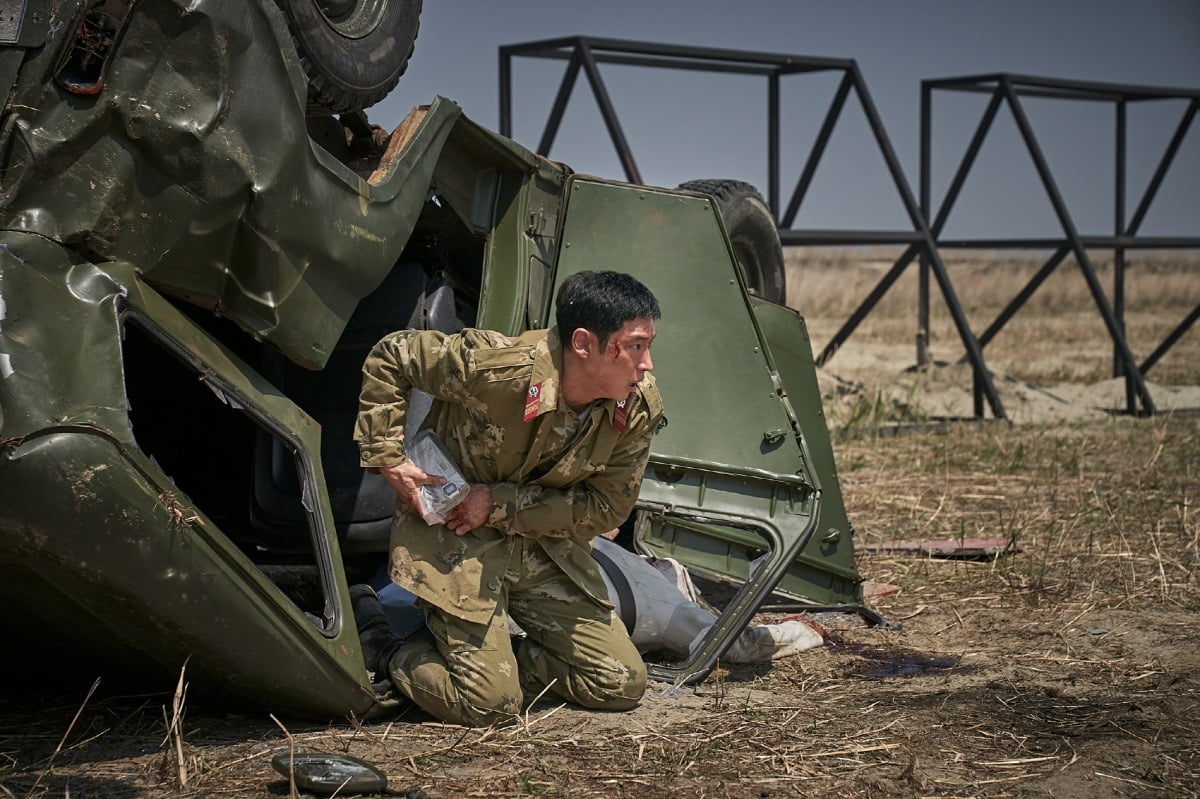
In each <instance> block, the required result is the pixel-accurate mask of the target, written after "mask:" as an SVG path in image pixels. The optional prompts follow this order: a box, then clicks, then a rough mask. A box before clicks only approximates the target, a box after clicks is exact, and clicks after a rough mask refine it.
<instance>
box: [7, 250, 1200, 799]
mask: <svg viewBox="0 0 1200 799" xmlns="http://www.w3.org/2000/svg"><path fill="white" fill-rule="evenodd" d="M794 257H795V261H794V263H793V268H792V283H791V286H790V289H791V292H792V293H791V296H792V298H793V299H794V301H795V304H796V305H797V306H798V307H799V308H800V309H801V310H802V311H803V312H804V313H805V314H806V316H807V318H808V322H809V326H810V330H811V331H812V332H813V336H814V339H815V343H816V344H817V345H818V346H821V345H823V344H824V342H825V341H827V340H828V337H829V336H830V335H831V334H832V332H833V330H835V329H836V326H837V325H838V324H839V323H840V321H841V320H842V319H844V318H845V316H846V314H847V313H848V312H849V310H850V308H852V307H853V305H854V304H856V301H857V299H858V297H855V296H851V295H852V294H853V291H855V290H859V289H861V291H860V295H859V296H861V294H865V292H866V291H867V289H869V287H870V285H871V283H872V282H873V280H872V279H871V276H872V275H875V276H877V275H878V274H879V273H880V270H881V269H884V268H886V266H887V265H888V264H890V261H888V262H887V263H885V264H883V265H882V266H881V265H879V264H878V263H870V264H865V265H863V264H847V263H845V262H836V263H835V262H834V261H836V260H837V259H836V258H833V257H830V258H829V259H827V261H822V257H823V256H822V255H821V254H819V253H818V254H813V253H801V254H794ZM876 260H886V257H885V258H884V259H876ZM1031 263H1032V265H1031V264H1030V263H1020V262H1015V263H1009V264H1007V265H1001V264H996V263H994V262H990V261H984V260H977V261H972V262H964V263H961V264H955V265H954V266H952V267H951V268H952V269H953V270H955V280H956V283H957V285H958V287H959V290H960V292H961V294H962V299H963V303H964V305H965V306H966V307H967V309H968V313H969V314H970V315H971V317H972V320H973V324H975V326H976V327H977V329H982V327H984V326H985V325H986V323H987V322H988V321H990V319H991V318H992V316H994V313H995V312H996V311H998V310H999V308H1001V307H1002V306H1003V304H1004V302H1005V301H1006V300H1007V298H1008V297H1010V296H1012V294H1014V293H1015V292H1016V290H1017V289H1019V287H1020V285H1021V282H1022V281H1021V278H1020V275H1021V274H1029V273H1030V272H1031V271H1032V270H1033V269H1035V268H1036V266H1037V264H1036V263H1035V262H1031ZM1022 270H1024V271H1022ZM1131 272H1132V274H1131V276H1130V287H1129V290H1130V315H1129V327H1130V335H1131V339H1132V342H1131V343H1132V346H1133V348H1134V350H1135V352H1137V353H1138V354H1139V357H1144V355H1145V353H1146V352H1148V351H1149V348H1152V347H1153V345H1154V344H1156V343H1157V342H1158V341H1159V340H1161V338H1162V336H1164V335H1165V334H1166V332H1167V331H1169V330H1170V329H1171V328H1173V327H1174V326H1175V325H1176V324H1177V323H1178V321H1179V320H1180V319H1182V318H1183V316H1184V315H1185V314H1186V313H1187V312H1188V311H1189V310H1190V309H1191V308H1193V307H1195V305H1196V304H1197V303H1198V302H1200V271H1197V263H1196V262H1195V261H1194V260H1192V259H1190V258H1187V257H1181V258H1180V259H1179V260H1178V261H1177V262H1175V263H1169V262H1167V261H1153V262H1146V263H1145V264H1144V265H1143V264H1139V265H1138V266H1136V267H1134V268H1133V269H1132V270H1131ZM910 277H911V276H906V278H905V282H906V283H907V281H908V280H909V278H910ZM1067 278H1074V279H1076V280H1077V281H1078V282H1079V283H1080V284H1081V283H1082V281H1079V276H1078V274H1077V272H1070V270H1069V267H1067V266H1064V268H1063V274H1062V275H1061V280H1060V279H1058V278H1056V279H1055V280H1054V281H1052V282H1051V283H1050V284H1049V285H1047V286H1046V287H1044V290H1045V291H1046V294H1045V296H1044V297H1041V298H1039V299H1038V300H1037V302H1035V304H1033V305H1031V306H1030V307H1028V308H1026V309H1025V310H1024V311H1023V312H1022V315H1019V316H1018V318H1017V319H1014V321H1013V323H1012V329H1010V330H1006V331H1005V332H1004V333H1003V334H1002V335H1001V336H1000V337H998V338H997V339H996V341H995V342H993V345H992V346H990V347H989V348H988V350H987V355H988V358H989V364H990V365H991V366H992V368H993V369H994V370H995V371H996V374H997V376H998V381H999V383H1000V384H1001V385H1002V389H1001V390H1002V393H1003V394H1004V395H1005V398H1006V399H1005V402H1006V405H1007V404H1008V403H1009V402H1010V401H1011V403H1012V408H1013V409H1014V410H1016V409H1019V408H1020V409H1024V411H1025V417H1026V418H1024V419H1023V420H1021V423H1019V424H1007V423H997V422H987V423H983V424H977V423H970V422H965V423H953V424H948V425H942V426H937V427H929V426H925V425H919V426H917V427H916V429H917V430H918V432H912V433H908V434H895V433H896V432H897V431H898V430H901V429H909V428H901V427H896V425H899V424H901V423H908V422H916V421H923V420H927V419H929V418H932V417H934V416H939V415H942V414H944V413H945V411H946V408H945V407H943V406H942V405H939V404H938V403H943V404H944V403H946V402H949V400H948V399H947V398H948V397H949V396H950V395H951V394H953V392H955V391H962V390H969V374H968V373H966V372H963V371H962V370H961V369H959V368H958V367H956V366H953V365H952V364H953V363H954V362H955V361H956V360H957V359H958V357H959V355H960V354H961V352H959V351H956V342H955V340H954V338H953V335H952V331H951V329H950V328H949V326H948V324H947V320H946V317H945V314H944V312H942V311H940V310H939V312H938V313H937V314H936V315H935V325H934V330H933V331H932V340H933V347H934V354H935V357H936V358H937V360H939V361H944V362H946V363H947V364H951V365H949V366H945V367H938V368H935V369H932V370H927V371H925V372H914V371H911V370H908V369H907V368H906V367H908V366H910V365H911V363H912V360H913V338H914V333H915V331H914V330H913V325H914V324H915V314H913V313H912V312H911V307H910V306H911V305H912V304H913V301H912V299H911V297H912V292H911V285H908V295H907V296H908V299H904V298H903V297H902V296H901V295H903V294H904V292H905V291H906V286H905V285H902V286H900V287H898V288H897V289H896V290H895V291H894V296H889V297H888V298H887V299H886V301H885V303H884V304H883V305H882V306H881V308H880V310H879V313H878V315H877V316H876V317H873V318H872V319H870V320H869V321H868V323H867V324H866V325H864V327H863V328H862V329H860V330H859V331H857V332H856V333H855V334H854V336H852V337H851V339H850V341H849V342H848V343H847V345H846V347H845V348H844V349H843V351H842V352H839V353H838V354H837V356H836V357H835V358H834V359H833V360H832V361H831V362H830V363H829V364H828V365H827V367H826V368H825V369H823V370H822V372H821V375H820V379H821V381H822V384H823V387H824V388H825V390H826V393H827V403H828V415H829V418H830V419H831V420H832V423H833V424H834V426H835V427H837V428H838V429H839V430H841V433H839V435H838V437H837V439H836V443H835V448H836V454H837V458H838V465H839V474H840V479H841V483H842V488H843V493H844V494H845V497H846V501H847V504H848V510H849V512H850V517H851V520H852V521H853V523H854V525H855V528H856V541H857V547H858V552H859V569H860V571H861V572H862V573H863V575H864V576H865V577H866V578H867V579H868V580H869V581H871V582H873V583H877V584H889V585H892V586H895V587H897V588H898V589H899V590H898V591H897V592H896V593H893V594H890V595H883V596H879V597H877V598H876V599H874V600H873V604H874V605H875V607H876V608H877V609H878V610H879V611H880V612H881V613H883V614H884V615H885V616H886V617H887V618H888V619H889V621H890V622H891V623H890V625H889V626H888V627H885V628H869V627H864V626H862V625H861V624H859V623H857V622H856V621H855V620H854V619H851V618H848V617H841V616H834V617H828V618H825V619H823V621H824V622H825V623H826V626H827V627H828V628H829V629H830V631H831V638H830V641H829V643H828V645H827V646H824V647H821V648H818V649H816V650H811V651H809V652H805V653H803V654H801V655H799V656H795V657H792V658H788V659H784V660H780V661H777V662H775V663H774V664H771V665H758V666H738V667H732V668H728V667H721V668H719V669H718V670H717V672H715V673H714V674H713V675H712V676H711V677H710V678H709V679H708V680H707V681H706V682H705V683H703V684H702V685H699V686H696V687H693V688H674V687H670V686H663V685H655V686H652V687H651V689H650V691H649V693H648V695H647V697H646V699H645V701H644V702H643V704H642V706H641V707H639V708H638V709H637V710H635V711H633V712H630V713H625V714H600V713H594V712H586V711H582V710H577V709H574V708H571V707H564V706H560V705H558V704H555V703H550V702H545V701H543V702H539V703H537V704H535V705H534V706H533V707H531V708H530V709H529V710H528V712H527V713H526V714H525V715H524V716H523V717H522V718H521V719H519V720H518V723H516V724H513V725H511V726H508V727H498V728H489V729H473V730H464V729H460V728H454V727H448V726H445V725H441V724H437V723H434V722H432V721H431V720H430V719H428V718H426V717H422V716H420V715H417V714H411V713H410V714H408V715H403V716H401V717H399V718H396V719H394V720H389V721H383V722H375V723H370V724H358V723H355V722H354V721H353V720H347V721H346V722H344V723H339V724H335V725H332V726H325V725H311V724H302V723H299V722H296V721H293V720H289V719H282V720H280V721H279V722H276V721H275V720H274V719H272V718H269V717H267V716H265V715H262V716H259V715H254V716H240V715H229V714H227V713H222V712H216V711H211V710H206V709H205V708H203V707H200V706H199V705H195V704H191V705H189V706H187V707H186V708H185V710H184V713H183V724H182V727H181V729H182V735H181V736H180V737H179V739H178V740H177V741H175V742H172V741H170V740H169V736H168V735H167V721H166V719H167V717H168V716H169V715H170V714H171V689H173V688H174V686H173V685H171V686H162V687H160V689H159V690H160V691H161V692H160V693H149V694H146V695H142V696H138V697H128V696H125V697H121V696H113V695H111V694H105V693H104V690H103V686H102V688H101V690H100V691H98V692H97V693H96V694H95V695H92V696H91V697H90V698H85V697H87V694H88V688H89V686H90V684H91V683H90V680H84V681H82V682H80V683H79V684H63V685H55V686H54V687H53V690H52V691H48V690H40V691H38V692H37V693H33V694H29V693H22V694H18V695H14V694H13V693H12V692H10V693H9V694H8V695H7V696H6V697H5V699H4V703H5V707H4V711H3V713H2V714H0V795H3V796H10V797H42V796H46V797H67V796H70V797H93V796H95V797H117V798H118V799H119V798H122V797H129V799H133V797H154V798H157V797H193V796H195V797H201V796H203V797H209V796H229V797H284V796H289V795H290V794H291V793H292V791H291V789H290V788H289V786H288V784H287V782H286V781H284V780H283V779H281V778H280V777H278V776H277V775H276V774H275V773H274V772H273V771H272V770H271V768H270V766H269V764H268V761H269V759H270V757H271V756H272V755H274V754H276V753H279V752H281V751H287V749H288V747H289V745H291V746H295V747H297V748H302V749H316V750H323V751H331V752H342V753H348V754H350V755H353V756H356V757H359V758H363V759H365V760H368V761H370V762H372V763H374V764H376V765H377V766H379V767H380V768H381V769H383V770H384V771H385V772H386V773H387V774H388V775H389V777H390V785H391V793H392V795H403V796H409V797H422V796H424V797H511V796H563V797H605V799H610V798H611V797H618V796H628V797H660V796H687V797H782V796H823V797H1050V796H1054V797H1064V798H1066V799H1071V798H1072V797H1076V798H1078V799H1085V798H1087V799H1091V798H1093V797H1189V796H1191V797H1196V796H1200V631H1198V629H1197V626H1198V621H1200V615H1198V612H1200V508H1198V507H1197V506H1198V505H1200V415H1196V414H1191V413H1187V412H1183V411H1180V412H1177V413H1172V414H1162V415H1159V416H1156V417H1152V418H1130V417H1127V416H1122V415H1115V414H1112V413H1109V412H1107V411H1104V410H1097V407H1096V402H1095V397H1096V396H1100V395H1097V394H1094V393H1089V392H1088V391H1086V390H1083V389H1087V388H1089V387H1092V386H1094V385H1095V384H1105V383H1107V382H1111V381H1109V371H1108V370H1109V369H1110V362H1111V355H1110V354H1109V348H1108V347H1107V345H1106V344H1105V343H1104V341H1103V340H1102V338H1101V336H1102V331H1100V332H1099V333H1097V332H1096V328H1095V326H1094V322H1095V319H1094V314H1092V315H1090V316H1089V312H1088V307H1089V306H1088V305H1087V303H1088V302H1090V300H1089V298H1088V296H1087V295H1086V292H1085V291H1083V290H1079V289H1077V288H1075V287H1073V286H1071V285H1070V281H1069V280H1068V279H1067ZM847 286H852V287H853V288H852V289H851V290H850V291H846V287H847ZM975 320H979V321H978V322H975ZM1089 325H1090V326H1091V327H1089ZM1151 379H1152V381H1153V382H1154V383H1155V386H1156V388H1155V391H1162V390H1163V388H1159V386H1162V387H1166V388H1170V387H1176V388H1179V389H1180V390H1181V391H1182V390H1184V389H1186V388H1188V387H1195V386H1200V329H1194V330H1192V331H1191V332H1190V333H1189V334H1188V335H1187V336H1186V337H1185V339H1184V340H1182V341H1181V342H1180V344H1179V345H1178V347H1177V348H1176V350H1175V351H1173V352H1172V353H1171V354H1170V355H1169V356H1168V357H1167V358H1166V359H1164V360H1163V362H1162V363H1160V364H1159V366H1158V367H1156V370H1155V371H1154V372H1152V373H1151ZM897 385H899V386H901V387H902V388H901V389H900V390H899V393H895V392H896V388H895V387H896V386H897ZM1069 385H1075V386H1076V387H1081V388H1080V390H1079V391H1076V392H1075V393H1070V392H1068V391H1067V388H1066V387H1067V386H1069ZM1022 387H1023V388H1022ZM1021 390H1027V391H1030V392H1032V393H1036V391H1045V392H1052V393H1053V392H1057V393H1055V396H1056V397H1058V399H1060V400H1063V402H1061V403H1059V404H1060V405H1064V404H1065V405H1067V406H1074V405H1078V404H1080V403H1082V405H1083V406H1084V407H1082V408H1076V411H1077V412H1072V413H1067V412H1065V411H1062V410H1061V408H1060V412H1059V413H1058V414H1057V415H1055V414H1050V415H1048V416H1044V418H1037V417H1038V416H1039V414H1042V411H1041V410H1036V412H1035V409H1033V406H1034V405H1035V404H1036V403H1033V402H1032V401H1028V402H1022V401H1021V399H1020V397H1019V394H1020V391H1021ZM1105 396H1107V395H1105ZM1120 396H1123V395H1120ZM1180 396H1184V395H1183V394H1180ZM954 401H955V402H956V401H957V400H954ZM881 429H882V430H885V431H886V434H884V433H883V432H881ZM976 537H987V538H994V539H1000V540H1002V541H1004V542H1006V543H1007V545H1008V547H1009V549H1008V551H1007V552H1006V553H1005V554H1003V555H1001V556H999V557H996V558H994V559H990V560H951V559H935V558H930V557H925V556H917V555H903V556H901V555H896V554H879V553H877V552H875V551H873V550H874V548H875V545H876V544H878V543H880V542H882V541H887V540H893V539H904V540H910V541H920V540H928V539H966V538H976ZM281 678H282V676H281ZM172 743H175V744H176V745H174V746H172Z"/></svg>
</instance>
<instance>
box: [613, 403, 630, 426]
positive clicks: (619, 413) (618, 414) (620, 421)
mask: <svg viewBox="0 0 1200 799" xmlns="http://www.w3.org/2000/svg"><path fill="white" fill-rule="evenodd" d="M628 403H629V400H621V401H620V402H618V403H617V410H616V411H615V412H614V413H613V427H615V428H617V430H619V431H620V432H622V433H624V432H625V423H626V421H625V420H626V419H628V418H629V408H628V407H627V405H628Z"/></svg>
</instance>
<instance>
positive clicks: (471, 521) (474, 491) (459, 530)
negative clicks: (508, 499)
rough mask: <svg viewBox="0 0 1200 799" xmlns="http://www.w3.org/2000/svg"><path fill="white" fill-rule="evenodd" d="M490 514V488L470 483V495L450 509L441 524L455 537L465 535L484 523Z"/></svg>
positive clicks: (481, 484)
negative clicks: (451, 531) (452, 532)
mask: <svg viewBox="0 0 1200 799" xmlns="http://www.w3.org/2000/svg"><path fill="white" fill-rule="evenodd" d="M491 514H492V487H491V486H489V485H485V484H483V483H471V493H469V494H467V498H466V499H464V500H463V501H462V502H460V503H458V504H457V505H455V506H454V507H453V508H451V509H450V513H449V515H447V516H446V521H445V522H443V523H444V524H445V525H446V526H447V527H449V528H450V529H451V530H453V531H454V534H455V535H466V534H467V533H469V532H471V531H472V530H474V529H475V528H476V527H480V526H481V525H482V524H483V523H484V522H486V521H487V518H488V516H490V515H491Z"/></svg>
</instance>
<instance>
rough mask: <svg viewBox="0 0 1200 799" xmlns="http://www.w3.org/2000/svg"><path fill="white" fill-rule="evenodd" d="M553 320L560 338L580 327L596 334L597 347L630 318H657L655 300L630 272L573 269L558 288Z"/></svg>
mask: <svg viewBox="0 0 1200 799" xmlns="http://www.w3.org/2000/svg"><path fill="white" fill-rule="evenodd" d="M555 305H556V308H555V317H556V318H555V322H556V324H557V325H558V333H559V335H560V336H562V338H563V340H564V341H565V340H567V339H569V338H570V336H571V333H573V332H574V331H575V330H576V329H577V328H580V327H582V328H583V329H584V330H589V331H591V332H592V333H595V334H596V337H597V338H598V339H600V346H601V347H603V346H605V345H606V344H607V343H608V339H609V336H611V335H612V334H613V333H616V332H617V331H618V330H620V329H621V328H622V327H624V326H625V324H626V323H627V322H632V321H633V320H634V319H658V318H659V316H661V315H662V314H661V312H660V311H659V310H658V300H656V299H655V298H654V295H653V294H652V293H650V289H648V288H646V287H645V286H643V285H642V284H641V283H639V282H638V281H637V279H636V278H634V277H633V276H632V275H626V274H623V273H621V272H611V271H604V272H592V271H585V272H576V273H575V274H573V275H571V276H570V277H568V278H567V279H566V280H564V281H563V282H562V285H561V286H559V287H558V298H557V299H556V300H555Z"/></svg>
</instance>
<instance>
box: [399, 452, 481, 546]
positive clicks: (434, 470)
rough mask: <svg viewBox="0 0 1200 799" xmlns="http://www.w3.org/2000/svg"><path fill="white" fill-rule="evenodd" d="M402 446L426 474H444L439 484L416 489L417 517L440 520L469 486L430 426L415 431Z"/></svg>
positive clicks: (461, 497) (459, 500)
mask: <svg viewBox="0 0 1200 799" xmlns="http://www.w3.org/2000/svg"><path fill="white" fill-rule="evenodd" d="M404 450H405V454H406V455H407V456H408V459H409V461H411V462H412V463H413V464H415V465H416V466H418V467H420V468H421V470H422V471H424V472H425V473H426V474H429V475H438V476H440V477H444V478H446V482H445V483H443V484H442V485H440V486H421V489H420V501H421V518H422V519H424V520H425V523H426V524H441V523H442V521H444V520H445V518H446V514H447V513H449V512H450V509H451V508H453V507H454V506H455V505H457V504H458V503H460V502H462V501H463V500H464V499H466V498H467V494H468V493H470V491H471V486H470V484H469V483H467V480H466V478H465V477H463V475H462V472H460V471H459V470H458V466H457V465H456V464H455V463H454V461H453V459H451V457H450V454H449V453H447V452H446V448H445V447H443V446H442V442H441V440H440V439H439V438H438V436H437V433H435V432H433V431H432V430H422V431H421V432H419V433H417V434H416V436H414V437H413V439H412V440H411V441H409V442H408V444H407V446H405V448H404Z"/></svg>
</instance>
